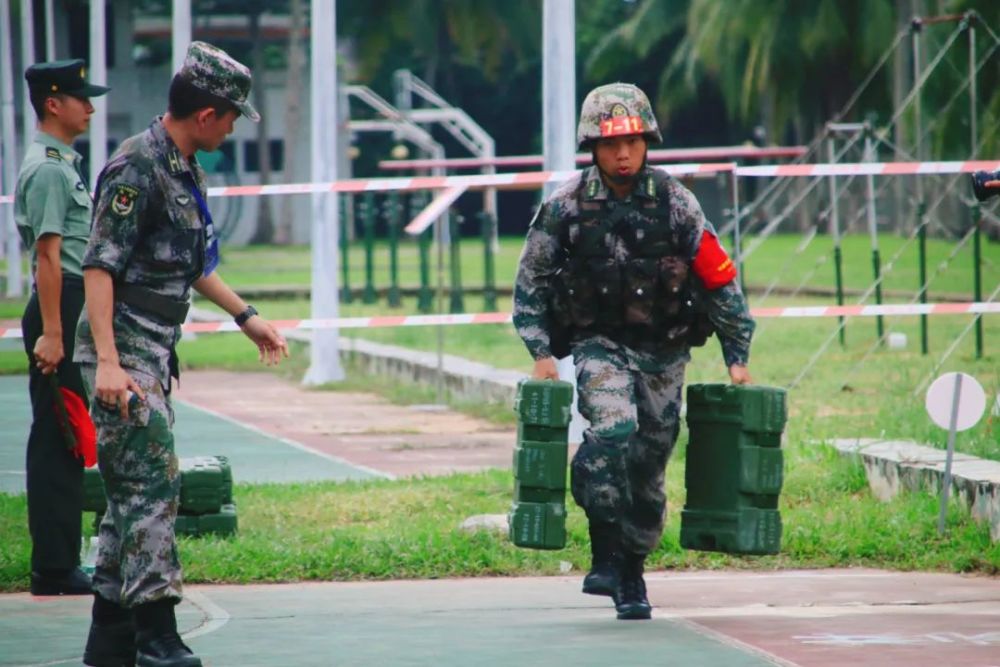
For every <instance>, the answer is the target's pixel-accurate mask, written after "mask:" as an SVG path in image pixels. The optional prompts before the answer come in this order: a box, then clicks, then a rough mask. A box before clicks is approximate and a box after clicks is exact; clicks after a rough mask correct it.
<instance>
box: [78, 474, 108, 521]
mask: <svg viewBox="0 0 1000 667" xmlns="http://www.w3.org/2000/svg"><path fill="white" fill-rule="evenodd" d="M107 509H108V498H107V496H105V495H104V480H102V479H101V471H100V470H99V469H98V468H97V466H94V467H93V468H84V469H83V511H84V512H97V514H98V515H101V514H104V512H105V511H106V510H107Z"/></svg>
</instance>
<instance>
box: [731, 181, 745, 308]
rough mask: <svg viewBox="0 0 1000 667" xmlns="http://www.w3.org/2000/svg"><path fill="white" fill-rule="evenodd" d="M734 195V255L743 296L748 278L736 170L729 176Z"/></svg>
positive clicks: (738, 182)
mask: <svg viewBox="0 0 1000 667" xmlns="http://www.w3.org/2000/svg"><path fill="white" fill-rule="evenodd" d="M729 179H730V181H729V182H730V183H731V185H732V195H733V212H732V213H733V255H734V256H735V257H736V273H737V275H739V277H740V287H741V288H742V289H743V294H746V292H747V277H746V275H745V274H744V272H743V237H742V235H741V234H742V230H741V229H740V181H739V178H738V177H737V176H736V170H735V169H734V170H733V171H732V172H730V174H729Z"/></svg>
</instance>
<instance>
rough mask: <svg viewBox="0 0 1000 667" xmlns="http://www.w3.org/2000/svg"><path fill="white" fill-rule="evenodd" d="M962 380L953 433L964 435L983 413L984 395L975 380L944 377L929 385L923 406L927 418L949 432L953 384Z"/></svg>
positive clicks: (948, 375) (964, 375) (958, 374)
mask: <svg viewBox="0 0 1000 667" xmlns="http://www.w3.org/2000/svg"><path fill="white" fill-rule="evenodd" d="M959 377H961V378H962V386H961V387H960V388H959V391H960V393H959V396H958V419H957V420H956V421H955V430H956V431H964V430H966V429H970V428H972V427H973V426H975V425H976V422H978V421H979V418H980V417H982V416H983V410H985V409H986V392H984V391H983V387H982V385H981V384H979V382H977V381H976V378H974V377H972V376H971V375H969V374H968V373H945V374H944V375H942V376H941V377H939V378H938V379H937V380H934V382H933V383H932V384H931V386H930V388H929V389H928V390H927V398H926V400H925V401H924V404H925V405H926V406H927V414H929V415H930V416H931V419H932V420H934V423H935V424H937V425H938V426H940V427H941V428H951V413H952V404H953V402H954V400H955V384H956V383H957V382H958V378H959Z"/></svg>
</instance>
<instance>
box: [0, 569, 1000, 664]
mask: <svg viewBox="0 0 1000 667" xmlns="http://www.w3.org/2000/svg"><path fill="white" fill-rule="evenodd" d="M648 582H649V589H650V599H651V601H652V602H653V604H654V605H655V609H654V618H653V620H652V621H648V622H643V621H629V622H625V621H617V620H615V618H614V610H613V609H612V608H611V606H610V602H609V601H608V600H607V599H606V598H597V597H593V596H586V595H582V594H580V592H579V585H580V580H579V578H578V577H573V578H567V577H545V578H531V577H525V578H518V579H450V580H440V581H395V582H369V583H312V584H279V585H269V586H260V585H259V586H191V587H188V589H187V598H186V600H185V602H184V603H183V605H181V607H180V608H179V623H180V627H181V629H182V632H184V634H185V636H186V638H187V641H188V642H189V644H190V645H191V647H192V648H193V649H194V650H196V651H197V652H198V653H199V654H200V655H201V656H202V657H203V658H204V660H205V664H206V665H209V666H211V667H230V666H231V667H250V666H255V665H261V666H264V665H268V666H273V665H283V666H284V665H289V666H291V665H294V666H295V667H311V666H316V667H320V666H328V665H338V666H341V665H352V666H353V665H357V666H359V667H361V666H364V667H371V666H374V665H378V666H380V667H381V666H395V665H401V666H411V665H412V666H421V667H423V666H434V667H459V666H461V667H466V666H468V665H476V666H491V665H505V666H509V665H518V666H523V667H529V666H535V665H537V666H546V667H551V666H553V665H573V666H574V667H588V666H591V665H593V666H595V667H596V666H601V667H605V666H607V665H685V666H691V665H695V666H704V667H717V666H720V665H727V666H729V665H732V666H734V667H742V666H746V667H751V666H753V667H757V666H763V665H785V666H790V665H800V666H802V667H834V666H841V665H850V666H851V667H883V666H884V665H907V667H940V666H942V665H963V666H965V667H996V666H997V665H1000V580H997V579H989V578H983V577H962V576H958V575H947V574H921V573H886V572H878V571H873V570H831V571H790V572H774V573H751V572H707V573H698V572H692V573H687V572H684V573H673V572H669V573H667V572H657V573H652V574H650V575H649V576H648ZM88 612H89V600H87V599H80V598H55V599H52V598H48V599H43V598H32V597H31V596H29V595H27V594H18V595H6V596H0V665H21V666H25V667H26V666H29V665H30V666H31V667H42V666H43V665H45V666H53V665H78V664H80V663H79V655H80V653H81V651H82V646H83V644H84V642H85V639H86V632H87V627H88Z"/></svg>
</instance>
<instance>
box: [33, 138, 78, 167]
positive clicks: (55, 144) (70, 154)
mask: <svg viewBox="0 0 1000 667" xmlns="http://www.w3.org/2000/svg"><path fill="white" fill-rule="evenodd" d="M35 141H37V142H38V143H40V144H41V145H43V146H45V147H46V148H54V149H56V150H57V151H59V154H60V155H62V156H63V159H64V160H66V161H67V162H70V163H72V162H74V161H76V160H77V159H79V158H80V154H79V153H77V152H76V151H75V150H73V147H72V146H67V145H66V144H64V143H63V142H61V141H59V140H58V139H56V138H55V137H53V136H52V135H51V134H49V133H48V132H43V131H41V130H39V131H38V134H36V135H35Z"/></svg>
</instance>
